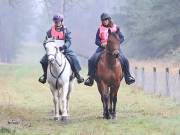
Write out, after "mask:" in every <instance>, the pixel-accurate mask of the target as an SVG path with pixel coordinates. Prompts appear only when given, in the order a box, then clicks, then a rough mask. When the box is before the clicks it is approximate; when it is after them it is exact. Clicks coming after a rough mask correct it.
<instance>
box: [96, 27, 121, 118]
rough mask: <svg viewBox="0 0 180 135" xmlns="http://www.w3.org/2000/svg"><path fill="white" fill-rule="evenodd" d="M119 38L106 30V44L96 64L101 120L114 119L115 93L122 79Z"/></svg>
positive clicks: (115, 33) (114, 33)
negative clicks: (101, 108) (101, 112)
mask: <svg viewBox="0 0 180 135" xmlns="http://www.w3.org/2000/svg"><path fill="white" fill-rule="evenodd" d="M119 55H120V38H119V35H118V32H111V30H110V29H109V30H108V43H107V45H106V47H105V50H104V51H103V53H102V54H101V56H100V59H99V62H98V63H97V70H96V77H95V78H96V79H95V80H96V82H97V87H98V90H99V93H100V95H101V101H102V103H103V118H105V119H111V118H112V119H114V118H116V102H117V93H118V89H119V87H120V82H121V80H122V78H123V72H122V67H121V63H120V59H119Z"/></svg>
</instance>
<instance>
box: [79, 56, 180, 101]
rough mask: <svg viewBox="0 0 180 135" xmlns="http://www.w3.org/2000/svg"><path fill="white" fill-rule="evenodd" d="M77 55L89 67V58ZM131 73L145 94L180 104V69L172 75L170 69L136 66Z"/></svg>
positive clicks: (136, 84)
mask: <svg viewBox="0 0 180 135" xmlns="http://www.w3.org/2000/svg"><path fill="white" fill-rule="evenodd" d="M77 55H78V56H79V58H80V60H81V63H82V64H83V65H84V67H87V63H88V62H87V60H88V58H89V57H87V56H84V55H81V54H77ZM131 71H132V74H133V76H134V77H135V79H136V82H135V86H137V87H138V88H140V89H143V90H144V92H145V93H150V94H155V95H158V96H168V97H170V98H171V99H173V100H174V101H177V102H180V69H179V70H178V71H176V72H173V73H171V72H170V71H171V69H170V68H165V69H163V70H159V69H158V68H157V67H152V68H151V69H149V68H148V69H146V68H144V67H141V68H140V67H137V66H134V67H133V68H132V69H131Z"/></svg>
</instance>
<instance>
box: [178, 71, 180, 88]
mask: <svg viewBox="0 0 180 135" xmlns="http://www.w3.org/2000/svg"><path fill="white" fill-rule="evenodd" d="M178 82H179V90H180V69H179V80H178Z"/></svg>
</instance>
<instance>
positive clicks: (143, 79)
mask: <svg viewBox="0 0 180 135" xmlns="http://www.w3.org/2000/svg"><path fill="white" fill-rule="evenodd" d="M141 81H142V84H141V85H142V89H143V90H144V83H145V76H144V67H142V70H141Z"/></svg>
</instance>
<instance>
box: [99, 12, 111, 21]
mask: <svg viewBox="0 0 180 135" xmlns="http://www.w3.org/2000/svg"><path fill="white" fill-rule="evenodd" d="M106 19H111V17H110V15H109V14H107V13H102V14H101V21H104V20H106Z"/></svg>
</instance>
